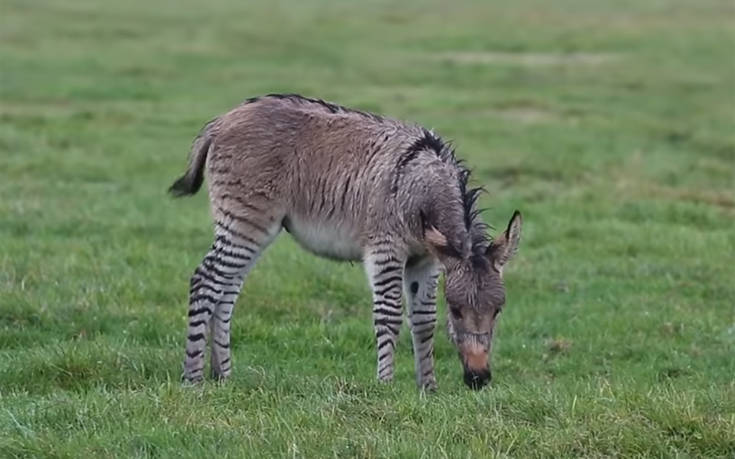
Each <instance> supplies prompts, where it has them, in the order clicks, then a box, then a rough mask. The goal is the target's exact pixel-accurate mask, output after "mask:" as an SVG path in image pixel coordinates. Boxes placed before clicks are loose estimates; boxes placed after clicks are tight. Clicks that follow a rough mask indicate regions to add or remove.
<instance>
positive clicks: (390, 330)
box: [365, 245, 405, 381]
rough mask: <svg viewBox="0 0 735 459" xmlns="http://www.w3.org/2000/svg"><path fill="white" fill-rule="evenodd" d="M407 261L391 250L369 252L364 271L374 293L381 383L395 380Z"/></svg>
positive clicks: (378, 248)
mask: <svg viewBox="0 0 735 459" xmlns="http://www.w3.org/2000/svg"><path fill="white" fill-rule="evenodd" d="M404 264H405V261H404V260H403V259H402V257H400V256H399V255H398V254H397V253H396V252H395V251H394V250H393V249H392V248H391V247H389V246H387V245H385V246H381V245H377V246H376V247H374V248H371V249H369V250H367V251H366V255H365V270H366V271H367V274H368V280H369V281H370V287H371V288H372V291H373V322H374V326H375V340H376V347H377V351H378V380H380V381H391V380H392V379H393V354H394V353H395V349H396V341H397V340H398V333H399V332H400V330H401V325H402V324H403V312H402V304H401V285H402V282H403V266H404Z"/></svg>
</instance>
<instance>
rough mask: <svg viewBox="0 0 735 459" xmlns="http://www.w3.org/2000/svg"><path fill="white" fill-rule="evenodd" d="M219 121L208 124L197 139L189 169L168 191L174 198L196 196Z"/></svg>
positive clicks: (202, 179)
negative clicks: (215, 127)
mask: <svg viewBox="0 0 735 459" xmlns="http://www.w3.org/2000/svg"><path fill="white" fill-rule="evenodd" d="M216 121H217V120H216V119H214V120H212V121H210V122H209V123H207V125H206V126H204V128H203V129H202V131H201V132H200V133H199V135H198V136H197V138H196V139H194V145H193V146H192V149H191V154H190V155H189V168H188V169H187V170H186V173H185V174H184V175H182V176H181V177H179V178H178V180H176V181H175V182H174V184H173V185H171V186H170V187H169V189H168V192H169V193H171V195H172V196H174V197H176V198H178V197H181V196H187V195H192V194H196V192H197V191H199V188H201V187H202V182H204V163H205V162H206V160H207V154H208V153H209V147H210V146H211V145H212V132H211V128H212V126H213V125H214V123H215V122H216Z"/></svg>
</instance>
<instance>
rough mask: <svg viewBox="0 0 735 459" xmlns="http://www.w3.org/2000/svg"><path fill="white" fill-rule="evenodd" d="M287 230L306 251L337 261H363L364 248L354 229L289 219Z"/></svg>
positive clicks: (331, 223) (329, 223)
mask: <svg viewBox="0 0 735 459" xmlns="http://www.w3.org/2000/svg"><path fill="white" fill-rule="evenodd" d="M284 226H285V227H286V230H287V231H288V232H289V233H291V235H292V236H293V238H294V239H296V240H297V241H298V243H299V244H301V246H302V247H304V248H305V249H306V250H308V251H310V252H313V253H315V254H317V255H319V256H322V257H326V258H332V259H335V260H351V261H357V260H360V259H362V247H360V243H359V241H358V239H357V237H356V236H355V232H354V231H352V228H348V227H347V226H346V225H340V224H339V223H337V222H313V221H309V220H305V219H299V218H292V217H289V218H288V220H287V221H286V222H284Z"/></svg>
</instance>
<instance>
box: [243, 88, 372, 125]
mask: <svg viewBox="0 0 735 459" xmlns="http://www.w3.org/2000/svg"><path fill="white" fill-rule="evenodd" d="M265 98H271V99H281V100H288V101H291V102H293V103H295V104H315V105H318V106H320V107H321V108H323V109H324V110H326V111H327V112H329V113H332V114H340V113H352V114H355V115H359V116H362V117H365V118H369V119H371V120H373V121H377V122H381V123H382V122H383V121H385V118H383V117H382V116H380V115H376V114H374V113H370V112H363V111H362V110H355V109H353V108H347V107H343V106H342V105H337V104H333V103H331V102H326V101H324V100H322V99H312V98H310V97H304V96H302V95H299V94H267V95H265V96H261V97H251V98H249V99H246V100H245V103H247V104H251V103H253V102H257V101H259V100H261V99H265Z"/></svg>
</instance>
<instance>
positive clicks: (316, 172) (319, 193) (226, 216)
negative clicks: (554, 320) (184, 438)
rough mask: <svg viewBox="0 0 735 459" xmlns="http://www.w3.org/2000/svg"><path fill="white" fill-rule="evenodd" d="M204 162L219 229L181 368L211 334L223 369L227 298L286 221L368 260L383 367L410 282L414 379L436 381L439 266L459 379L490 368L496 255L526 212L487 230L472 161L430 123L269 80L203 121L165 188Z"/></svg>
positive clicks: (510, 248) (329, 248) (498, 285)
mask: <svg viewBox="0 0 735 459" xmlns="http://www.w3.org/2000/svg"><path fill="white" fill-rule="evenodd" d="M205 171H206V175H207V182H208V188H209V197H210V200H211V210H212V214H213V217H214V221H215V230H214V233H215V239H214V243H213V244H212V247H211V249H210V250H209V252H208V253H207V255H206V256H205V257H204V260H203V261H202V262H201V264H200V265H199V266H198V267H197V268H196V270H195V271H194V274H193V275H192V277H191V290H190V292H189V294H190V297H189V330H188V340H187V343H186V359H185V362H184V374H183V378H184V380H186V381H190V382H198V381H200V380H201V379H202V377H203V369H204V351H205V347H206V339H207V336H210V337H211V339H212V352H211V370H212V375H213V377H215V378H218V379H222V378H227V377H228V376H229V375H230V371H231V360H230V319H231V318H232V309H233V306H234V304H235V300H236V298H237V295H238V293H239V292H240V289H241V287H242V284H243V281H244V279H245V276H246V274H247V273H248V271H250V269H251V268H252V267H253V265H254V264H255V261H256V259H257V258H258V257H259V256H260V255H261V254H262V253H263V250H265V248H266V247H267V246H268V245H269V244H270V243H271V242H273V240H274V239H275V238H276V236H277V235H278V234H279V232H280V231H281V229H282V228H283V229H285V230H286V231H288V232H289V233H291V235H292V236H293V237H294V239H296V241H298V242H299V243H300V244H301V245H302V246H303V247H304V248H305V249H307V250H309V251H311V252H313V253H315V254H317V255H321V256H323V257H327V258H332V259H337V260H355V261H357V260H360V261H362V262H363V263H364V265H365V269H366V271H367V276H368V280H369V283H370V287H371V288H372V303H373V321H374V328H375V336H376V340H377V353H378V365H377V376H378V379H379V380H381V381H390V380H391V379H392V378H393V353H394V351H395V347H396V339H397V337H398V332H399V329H400V327H401V324H402V322H403V318H402V306H401V304H402V302H401V299H402V291H404V292H405V296H406V304H407V309H408V320H409V322H410V327H411V332H412V339H413V348H414V358H415V370H416V381H417V384H418V385H419V387H421V388H424V389H434V388H435V387H436V380H435V377H434V359H433V337H434V328H435V325H436V292H437V284H438V281H439V275H440V273H441V272H442V271H444V272H445V292H446V300H447V304H448V311H449V313H448V330H449V335H450V337H451V339H452V341H453V342H454V344H455V345H456V347H457V349H458V351H459V355H460V359H461V361H462V365H463V367H464V381H465V383H466V384H467V385H468V386H470V387H472V388H480V387H482V386H483V385H485V384H486V383H487V382H488V381H489V380H490V379H491V374H490V367H489V364H488V355H489V354H490V348H491V341H492V337H493V329H494V327H495V323H496V321H497V317H498V313H500V311H501V310H502V308H503V305H504V304H505V288H504V286H503V280H502V273H503V267H504V266H505V264H506V263H507V262H508V260H510V258H511V257H512V256H513V254H514V253H515V252H516V250H517V247H518V242H519V239H520V233H521V215H520V213H519V212H518V211H516V212H515V213H514V214H513V217H512V218H511V220H510V223H509V224H508V227H507V230H506V231H505V232H504V233H503V234H502V235H500V236H499V237H497V238H495V239H491V238H490V236H489V235H488V233H487V226H486V225H485V224H484V223H483V222H482V220H481V219H480V215H479V211H478V210H476V206H475V202H476V199H477V196H478V192H479V190H478V189H471V188H469V187H468V184H467V183H468V179H469V171H468V170H467V169H466V168H465V167H464V166H463V165H462V163H461V162H460V161H459V160H457V159H456V158H455V156H454V152H453V150H452V149H451V148H450V147H449V146H448V145H447V144H446V143H444V142H443V141H442V140H441V139H440V138H439V137H437V136H436V135H435V134H433V133H432V132H430V131H428V130H426V129H424V128H422V127H420V126H415V125H410V124H406V123H403V122H400V121H396V120H392V119H388V118H383V117H381V116H377V115H374V114H370V113H365V112H361V111H357V110H351V109H347V108H344V107H341V106H338V105H334V104H331V103H328V102H324V101H322V100H317V99H309V98H305V97H301V96H298V95H294V94H270V95H267V96H263V97H256V98H251V99H248V100H246V101H245V102H244V103H242V104H241V105H239V106H238V107H236V108H235V109H233V110H231V111H230V112H228V113H226V114H224V115H222V116H220V117H218V118H216V119H214V120H212V121H210V122H209V123H208V124H207V125H206V126H204V128H203V129H202V131H201V132H200V133H199V136H198V137H197V138H196V139H195V141H194V145H193V149H192V152H191V156H190V159H189V168H188V170H187V172H186V173H185V174H184V175H183V176H182V177H181V178H179V179H178V180H177V181H176V182H175V183H174V184H173V185H172V186H171V188H170V192H171V193H172V194H173V195H175V196H182V195H190V194H194V193H196V192H197V190H199V188H200V186H201V185H202V182H203V179H204V175H205Z"/></svg>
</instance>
